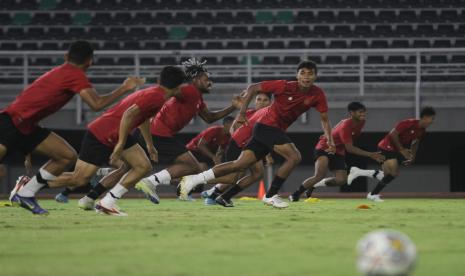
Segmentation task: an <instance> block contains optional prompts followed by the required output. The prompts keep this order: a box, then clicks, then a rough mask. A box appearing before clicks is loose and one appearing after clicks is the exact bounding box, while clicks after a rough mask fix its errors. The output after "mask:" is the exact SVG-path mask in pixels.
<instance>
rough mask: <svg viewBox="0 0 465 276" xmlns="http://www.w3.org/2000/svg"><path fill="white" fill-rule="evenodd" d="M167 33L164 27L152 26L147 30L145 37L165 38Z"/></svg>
mask: <svg viewBox="0 0 465 276" xmlns="http://www.w3.org/2000/svg"><path fill="white" fill-rule="evenodd" d="M167 37H168V33H167V31H166V29H165V28H162V27H153V28H150V30H149V31H148V32H147V38H149V39H166V38H167Z"/></svg>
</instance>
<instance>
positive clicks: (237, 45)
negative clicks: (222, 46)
mask: <svg viewBox="0 0 465 276" xmlns="http://www.w3.org/2000/svg"><path fill="white" fill-rule="evenodd" d="M226 49H235V50H241V49H244V44H243V43H242V42H241V41H228V42H226Z"/></svg>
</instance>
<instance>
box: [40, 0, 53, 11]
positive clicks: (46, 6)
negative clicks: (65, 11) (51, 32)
mask: <svg viewBox="0 0 465 276" xmlns="http://www.w3.org/2000/svg"><path fill="white" fill-rule="evenodd" d="M56 6H57V0H40V2H39V10H53V9H55V8H56Z"/></svg>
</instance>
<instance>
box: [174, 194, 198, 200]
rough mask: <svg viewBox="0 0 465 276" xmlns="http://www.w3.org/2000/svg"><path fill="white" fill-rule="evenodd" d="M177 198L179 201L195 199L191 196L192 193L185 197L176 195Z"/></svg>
mask: <svg viewBox="0 0 465 276" xmlns="http://www.w3.org/2000/svg"><path fill="white" fill-rule="evenodd" d="M178 200H179V201H195V198H193V197H192V195H188V196H187V197H186V198H183V197H181V196H178Z"/></svg>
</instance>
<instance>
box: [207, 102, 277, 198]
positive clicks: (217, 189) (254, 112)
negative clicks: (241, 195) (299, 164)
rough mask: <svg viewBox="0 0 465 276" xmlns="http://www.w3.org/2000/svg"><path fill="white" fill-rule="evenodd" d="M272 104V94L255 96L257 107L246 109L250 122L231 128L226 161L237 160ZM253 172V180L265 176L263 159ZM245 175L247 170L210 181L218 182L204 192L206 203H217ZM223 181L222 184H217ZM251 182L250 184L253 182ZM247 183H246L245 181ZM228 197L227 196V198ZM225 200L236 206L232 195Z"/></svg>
mask: <svg viewBox="0 0 465 276" xmlns="http://www.w3.org/2000/svg"><path fill="white" fill-rule="evenodd" d="M270 104H271V96H270V94H265V93H259V94H258V95H257V96H256V97H255V109H252V108H251V109H248V110H247V111H246V117H247V120H248V122H249V123H248V124H242V125H240V124H236V123H234V124H233V126H232V128H231V132H232V135H231V141H230V142H229V145H228V147H227V150H226V156H225V157H226V158H225V161H226V162H229V161H234V160H236V159H237V158H238V157H239V156H240V155H241V151H242V148H244V147H245V146H246V145H247V143H248V142H249V141H250V139H251V138H252V132H253V127H254V125H255V122H256V121H257V120H258V119H259V118H260V117H261V116H262V115H263V114H266V112H267V111H266V107H268V106H269V105H270ZM271 160H272V158H271V156H270V155H267V162H269V163H271V162H272V161H271ZM249 169H250V172H251V174H253V176H254V177H253V178H251V179H250V180H251V181H254V182H255V181H257V180H259V179H260V178H261V177H262V176H263V171H264V168H263V164H262V160H259V161H258V162H257V163H256V164H254V165H253V166H251V167H250V168H249ZM244 175H245V172H239V173H232V174H229V175H225V176H222V177H220V178H219V179H213V180H210V181H208V184H216V185H215V186H214V187H212V188H211V189H209V190H207V191H204V192H202V197H204V198H205V204H206V205H215V204H216V201H215V199H216V198H217V197H218V196H219V195H220V194H222V193H223V192H225V191H226V190H227V189H228V188H229V187H230V185H233V184H235V183H236V182H237V180H238V179H239V178H241V177H243V176H244ZM217 183H221V184H217ZM252 183H253V182H251V183H250V184H252ZM244 184H245V183H244ZM232 196H233V195H231V197H232ZM225 197H226V198H225ZM223 199H224V201H225V202H226V203H227V205H228V207H229V205H230V206H231V207H232V206H234V205H233V203H232V201H231V200H230V197H229V199H228V197H227V196H224V197H223Z"/></svg>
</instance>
